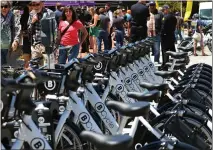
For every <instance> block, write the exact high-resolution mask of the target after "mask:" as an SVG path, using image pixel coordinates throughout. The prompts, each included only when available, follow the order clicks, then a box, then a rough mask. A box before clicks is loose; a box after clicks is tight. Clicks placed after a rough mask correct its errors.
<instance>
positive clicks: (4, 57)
mask: <svg viewBox="0 0 213 150" xmlns="http://www.w3.org/2000/svg"><path fill="white" fill-rule="evenodd" d="M7 53H8V49H1V65H5V64H7Z"/></svg>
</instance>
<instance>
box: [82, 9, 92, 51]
mask: <svg viewBox="0 0 213 150" xmlns="http://www.w3.org/2000/svg"><path fill="white" fill-rule="evenodd" d="M79 19H80V18H79ZM91 20H92V16H91V14H90V12H89V11H88V10H87V9H86V7H85V6H83V8H82V19H80V21H81V22H82V24H83V25H84V26H87V25H88V24H89V23H90V21H91ZM86 30H87V32H89V28H86ZM81 36H83V35H81ZM81 52H82V53H88V52H89V36H87V37H86V40H85V41H84V42H83V43H82V50H81Z"/></svg>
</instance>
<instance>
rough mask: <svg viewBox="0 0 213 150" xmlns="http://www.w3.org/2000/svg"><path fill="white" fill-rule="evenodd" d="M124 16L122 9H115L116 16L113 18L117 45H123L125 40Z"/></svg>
mask: <svg viewBox="0 0 213 150" xmlns="http://www.w3.org/2000/svg"><path fill="white" fill-rule="evenodd" d="M124 23H125V20H124V17H123V15H122V11H121V9H117V10H116V11H115V18H114V19H113V25H112V26H113V28H114V30H115V39H116V47H120V46H123V42H124V34H125V33H124Z"/></svg>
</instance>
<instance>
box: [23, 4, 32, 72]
mask: <svg viewBox="0 0 213 150" xmlns="http://www.w3.org/2000/svg"><path fill="white" fill-rule="evenodd" d="M31 11H32V3H31V2H30V3H28V4H27V6H26V7H25V8H24V12H23V14H22V15H21V19H20V23H21V33H22V37H23V47H22V49H23V59H24V68H25V69H27V68H28V67H29V61H30V59H31V40H30V38H29V33H28V30H27V29H28V25H27V21H28V19H29V15H30V12H31Z"/></svg>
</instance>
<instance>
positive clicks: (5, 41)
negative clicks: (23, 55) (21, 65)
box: [1, 1, 21, 65]
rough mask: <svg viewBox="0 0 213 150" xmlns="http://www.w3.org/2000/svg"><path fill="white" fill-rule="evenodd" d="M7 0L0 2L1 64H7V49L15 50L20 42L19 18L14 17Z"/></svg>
mask: <svg viewBox="0 0 213 150" xmlns="http://www.w3.org/2000/svg"><path fill="white" fill-rule="evenodd" d="M10 8H11V3H10V2H9V1H2V2H1V64H2V65H5V64H7V55H8V51H9V50H10V49H11V48H12V50H14V51H15V50H16V49H17V47H18V45H19V42H20V35H21V34H20V33H21V25H20V18H16V17H15V15H14V14H13V13H12V11H11V10H10Z"/></svg>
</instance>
